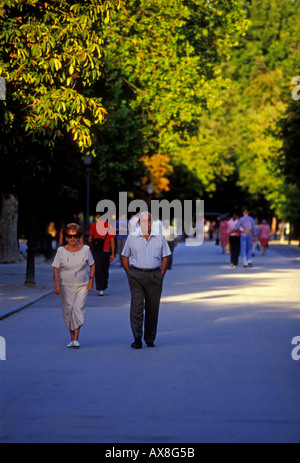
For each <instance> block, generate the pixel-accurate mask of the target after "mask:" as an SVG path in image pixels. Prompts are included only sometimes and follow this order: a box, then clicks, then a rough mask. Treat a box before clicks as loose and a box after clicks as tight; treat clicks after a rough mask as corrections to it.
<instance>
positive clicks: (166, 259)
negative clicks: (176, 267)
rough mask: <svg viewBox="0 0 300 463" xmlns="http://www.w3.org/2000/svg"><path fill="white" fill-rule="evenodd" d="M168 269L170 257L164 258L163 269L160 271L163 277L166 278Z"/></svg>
mask: <svg viewBox="0 0 300 463" xmlns="http://www.w3.org/2000/svg"><path fill="white" fill-rule="evenodd" d="M167 268H168V257H163V258H162V261H161V269H160V273H161V274H162V276H165V273H166V271H167Z"/></svg>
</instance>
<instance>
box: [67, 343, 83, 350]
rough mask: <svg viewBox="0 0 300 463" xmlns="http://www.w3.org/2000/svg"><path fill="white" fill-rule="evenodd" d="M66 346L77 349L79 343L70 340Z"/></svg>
mask: <svg viewBox="0 0 300 463" xmlns="http://www.w3.org/2000/svg"><path fill="white" fill-rule="evenodd" d="M67 347H68V348H69V349H70V348H73V349H79V347H80V344H79V342H78V341H71V342H70V343H69V344H68V345H67Z"/></svg>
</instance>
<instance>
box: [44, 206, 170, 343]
mask: <svg viewBox="0 0 300 463" xmlns="http://www.w3.org/2000/svg"><path fill="white" fill-rule="evenodd" d="M139 225H140V228H139V231H138V232H137V233H136V234H130V235H129V236H128V237H127V240H126V243H125V246H124V248H123V251H122V255H121V257H122V264H123V267H124V269H125V272H126V274H127V278H128V283H129V287H130V292H131V306H130V324H131V329H132V333H133V337H134V342H133V343H132V344H131V347H132V348H134V349H141V348H142V347H143V344H142V336H143V324H144V340H145V343H146V344H147V346H148V347H154V340H155V338H156V332H157V322H158V313H159V304H160V298H161V292H162V286H163V279H164V275H165V273H166V271H167V266H168V256H170V255H171V252H170V248H169V246H168V243H167V241H166V238H165V237H164V236H163V235H156V234H153V233H152V232H151V227H152V216H151V214H149V213H148V212H142V213H141V214H140V217H139ZM81 235H82V232H81V228H80V226H79V225H77V224H68V225H67V227H66V228H65V229H64V236H65V238H66V241H67V244H66V246H61V247H60V248H58V250H57V253H56V256H55V258H54V261H53V264H52V266H53V267H54V270H53V277H54V285H55V288H54V292H55V294H59V295H60V297H61V304H62V310H63V317H64V321H65V324H66V327H67V329H68V330H69V331H70V334H71V342H70V343H69V344H68V345H67V347H69V348H79V347H80V344H79V340H78V339H79V332H80V328H81V326H82V325H83V323H84V312H85V304H86V300H87V296H88V292H89V291H91V290H92V289H93V284H94V278H95V263H94V259H93V257H92V254H91V251H90V248H89V247H88V246H86V245H83V244H82V243H81V242H80V238H81ZM88 267H90V276H89V275H88V271H87V268H88ZM144 311H145V317H144ZM144 318H145V320H144Z"/></svg>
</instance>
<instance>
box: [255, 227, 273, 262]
mask: <svg viewBox="0 0 300 463" xmlns="http://www.w3.org/2000/svg"><path fill="white" fill-rule="evenodd" d="M258 230H259V239H260V245H261V250H262V255H263V256H264V255H265V254H266V251H267V248H268V245H269V237H270V234H271V229H270V227H269V225H268V224H267V221H266V220H263V221H262V223H261V225H260V227H259V229H258Z"/></svg>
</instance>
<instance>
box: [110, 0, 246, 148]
mask: <svg viewBox="0 0 300 463" xmlns="http://www.w3.org/2000/svg"><path fill="white" fill-rule="evenodd" d="M246 27H247V20H246V18H245V15H244V11H243V9H242V2H240V1H238V0H228V1H222V2H221V1H215V2H207V1H206V0H171V1H168V2H166V1H164V0H151V1H150V0H141V1H137V0H129V1H127V2H126V9H125V8H124V9H120V11H119V12H118V15H117V19H116V21H114V23H113V25H112V27H111V28H110V29H109V30H108V31H107V34H108V38H109V40H108V43H107V46H106V51H107V60H108V61H109V63H110V66H111V67H113V68H116V69H118V70H119V72H120V74H121V76H122V78H123V80H124V82H126V83H127V85H128V86H129V87H130V89H131V90H132V92H133V98H132V99H131V101H130V106H131V108H132V109H133V111H135V112H137V113H139V114H140V117H141V130H142V132H143V134H144V137H145V140H146V141H147V143H146V145H147V146H146V149H147V152H152V153H153V154H156V153H158V152H161V153H163V154H169V155H170V156H172V152H173V151H174V150H175V149H177V147H178V144H179V142H180V140H182V139H184V138H186V136H189V135H190V134H192V135H196V134H197V131H198V124H199V117H200V116H201V115H202V114H203V111H204V110H205V108H215V107H217V106H218V105H219V104H220V101H219V99H218V92H219V90H220V88H223V87H224V86H226V85H227V83H226V82H224V79H223V77H222V76H221V75H220V74H218V73H217V71H216V69H215V66H216V64H218V63H219V62H220V60H221V59H226V58H227V57H228V56H229V53H230V50H231V48H232V47H233V46H236V45H237V43H238V39H239V38H240V37H241V35H243V34H244V33H245V29H246Z"/></svg>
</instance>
